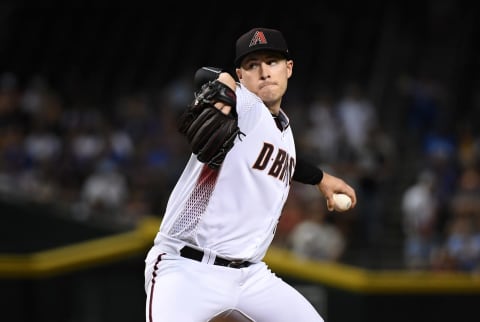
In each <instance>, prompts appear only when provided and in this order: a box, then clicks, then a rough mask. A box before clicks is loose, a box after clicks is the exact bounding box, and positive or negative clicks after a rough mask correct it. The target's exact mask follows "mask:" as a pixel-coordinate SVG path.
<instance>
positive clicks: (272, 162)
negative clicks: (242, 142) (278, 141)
mask: <svg viewBox="0 0 480 322" xmlns="http://www.w3.org/2000/svg"><path fill="white" fill-rule="evenodd" d="M274 151H275V147H274V145H273V144H269V143H264V144H263V148H262V150H261V151H260V153H259V155H258V157H257V160H256V161H255V163H254V165H253V168H254V169H257V170H267V171H268V175H270V176H273V177H275V178H277V179H278V180H281V181H283V182H285V184H286V185H289V184H290V183H291V180H292V174H293V169H295V159H294V158H293V157H291V156H290V155H288V153H287V152H286V151H285V150H282V149H278V151H276V156H275V157H274V158H272V154H273V153H274Z"/></svg>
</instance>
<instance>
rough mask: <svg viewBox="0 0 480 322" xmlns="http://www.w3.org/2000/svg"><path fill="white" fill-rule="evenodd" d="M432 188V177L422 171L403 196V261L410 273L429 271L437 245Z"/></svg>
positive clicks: (435, 209)
mask: <svg viewBox="0 0 480 322" xmlns="http://www.w3.org/2000/svg"><path fill="white" fill-rule="evenodd" d="M435 185H436V179H435V176H434V174H433V173H431V172H430V171H428V170H425V171H422V172H421V173H420V174H419V176H418V177H417V180H416V182H415V183H414V184H413V185H411V186H410V187H408V188H407V189H406V190H405V191H404V193H403V196H402V204H401V207H402V208H401V209H402V214H403V231H404V234H405V236H404V238H405V239H404V260H405V266H406V267H407V268H410V269H427V268H429V265H430V258H431V255H432V252H433V251H434V250H435V249H436V247H437V244H438V240H437V238H438V236H437V233H438V232H437V230H436V223H437V213H438V201H437V199H436V197H435V191H434V189H435Z"/></svg>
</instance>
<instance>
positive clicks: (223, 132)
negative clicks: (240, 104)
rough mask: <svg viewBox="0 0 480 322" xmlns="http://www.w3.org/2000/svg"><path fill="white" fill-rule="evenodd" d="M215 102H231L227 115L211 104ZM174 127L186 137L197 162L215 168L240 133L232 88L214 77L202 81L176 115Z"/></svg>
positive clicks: (221, 161)
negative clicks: (207, 80) (181, 111)
mask: <svg viewBox="0 0 480 322" xmlns="http://www.w3.org/2000/svg"><path fill="white" fill-rule="evenodd" d="M216 102H223V103H225V104H226V105H229V106H231V112H230V113H229V114H228V115H226V114H224V113H222V111H220V110H219V109H217V108H216V107H215V106H214V104H215V103H216ZM178 130H179V131H180V133H182V134H184V135H185V136H186V137H187V139H188V142H189V143H190V145H191V148H192V152H193V153H194V154H196V155H197V159H198V160H199V161H200V162H203V163H206V164H207V165H208V166H209V167H210V168H212V169H218V168H219V167H220V165H221V164H222V163H223V160H224V159H225V156H226V155H227V153H228V152H229V151H230V150H231V149H232V148H233V144H234V141H235V138H236V137H237V136H238V135H239V134H240V133H241V132H240V128H239V127H238V117H237V114H236V95H235V92H234V91H233V90H232V89H231V88H229V87H228V86H226V85H225V84H223V83H221V82H219V81H217V80H213V81H210V82H207V83H205V84H204V85H203V86H202V87H201V88H200V90H198V91H197V92H196V93H195V99H194V100H193V102H192V103H191V104H190V105H189V106H188V107H187V109H186V110H185V111H184V112H183V114H182V115H181V116H180V118H179V120H178Z"/></svg>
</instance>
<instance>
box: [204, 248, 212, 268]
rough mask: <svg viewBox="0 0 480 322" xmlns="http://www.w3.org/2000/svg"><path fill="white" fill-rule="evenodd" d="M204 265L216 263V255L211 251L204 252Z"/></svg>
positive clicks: (205, 250)
mask: <svg viewBox="0 0 480 322" xmlns="http://www.w3.org/2000/svg"><path fill="white" fill-rule="evenodd" d="M202 263H207V264H213V263H215V253H214V252H213V251H212V250H211V249H206V248H205V249H204V250H203V259H202Z"/></svg>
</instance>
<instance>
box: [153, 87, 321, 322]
mask: <svg viewBox="0 0 480 322" xmlns="http://www.w3.org/2000/svg"><path fill="white" fill-rule="evenodd" d="M236 94H237V111H238V121H239V127H240V130H241V131H242V133H243V134H242V135H241V137H239V138H238V139H237V140H236V141H235V145H234V146H233V148H232V149H231V150H230V152H229V153H228V154H227V156H226V158H225V160H224V162H223V164H222V166H221V168H220V169H219V170H212V169H210V168H208V166H206V165H205V164H203V163H200V162H199V161H198V160H197V158H196V156H195V155H192V156H191V157H190V160H189V161H188V164H187V166H186V168H185V170H184V172H183V173H182V175H181V177H180V179H179V181H178V183H177V185H176V186H175V188H174V189H173V191H172V194H171V195H170V199H169V200H168V203H167V209H166V212H165V214H164V218H163V220H162V224H161V226H160V230H159V232H158V233H157V236H156V238H155V242H154V245H153V247H152V248H151V249H150V251H149V253H148V255H147V258H146V266H145V291H146V295H147V298H146V308H145V316H146V321H147V322H160V321H185V322H205V321H210V320H211V319H212V317H214V316H217V315H219V314H220V315H221V314H223V313H225V312H229V311H231V310H235V311H237V312H241V313H239V314H243V315H244V316H245V317H248V321H256V322H268V321H276V322H292V321H309V322H314V321H315V322H323V319H322V317H321V316H320V315H319V314H318V313H317V311H316V310H315V308H314V307H313V306H312V305H311V303H310V302H309V301H307V300H306V298H305V297H303V296H302V295H301V294H300V293H299V292H298V291H297V290H296V289H294V288H293V287H292V286H290V285H289V284H287V283H286V282H285V281H283V280H282V279H281V278H279V277H277V276H276V275H275V273H273V272H272V271H271V270H270V269H269V268H268V266H267V265H266V263H264V262H263V261H262V258H263V257H264V255H265V253H266V251H267V248H268V246H269V245H270V243H271V242H272V239H273V236H274V233H275V227H276V225H277V222H278V219H279V217H280V214H281V211H282V208H283V205H284V203H285V201H286V198H287V196H288V192H289V189H290V181H291V178H292V176H293V169H294V168H295V145H294V141H293V136H292V131H291V129H290V126H289V125H288V119H287V117H286V116H285V115H284V114H283V112H281V115H280V116H279V117H278V118H277V119H280V118H281V119H282V120H283V127H282V128H283V130H280V129H279V127H277V125H276V122H275V121H274V118H273V117H272V115H271V114H270V111H269V110H268V108H267V107H266V106H265V105H264V104H263V103H262V101H261V100H260V99H259V98H258V97H257V96H256V95H254V94H253V93H251V92H250V91H248V90H247V89H246V88H245V87H243V86H242V85H237V90H236ZM184 246H190V247H187V248H185V247H184ZM192 246H193V248H197V250H200V251H201V254H202V258H199V257H197V258H196V260H192V259H191V257H190V258H189V257H185V256H182V250H184V249H191V247H192ZM184 254H185V253H184ZM216 255H219V256H220V257H222V258H226V259H229V260H246V261H249V262H252V263H254V264H249V265H248V266H246V267H242V268H238V267H237V268H233V267H225V266H221V265H218V264H215V263H216V259H217V258H218V256H216Z"/></svg>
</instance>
